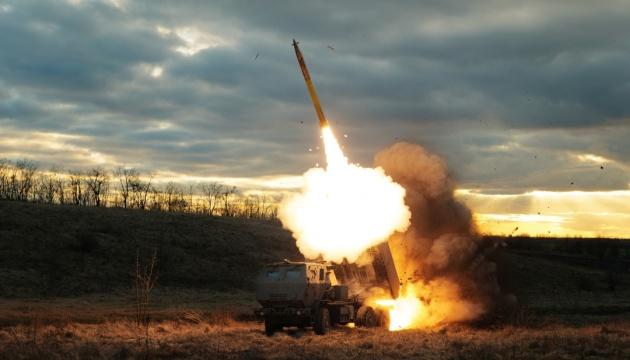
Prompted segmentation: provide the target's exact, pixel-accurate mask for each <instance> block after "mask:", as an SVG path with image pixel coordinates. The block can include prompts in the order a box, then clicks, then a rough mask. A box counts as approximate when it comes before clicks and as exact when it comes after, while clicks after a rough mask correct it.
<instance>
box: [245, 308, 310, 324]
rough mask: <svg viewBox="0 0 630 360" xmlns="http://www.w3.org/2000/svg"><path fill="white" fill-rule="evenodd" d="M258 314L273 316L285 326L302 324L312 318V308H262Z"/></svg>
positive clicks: (258, 310)
mask: <svg viewBox="0 0 630 360" xmlns="http://www.w3.org/2000/svg"><path fill="white" fill-rule="evenodd" d="M254 313H255V314H256V316H260V317H262V318H265V319H267V318H271V319H273V320H274V321H276V322H278V323H280V324H282V325H284V326H292V325H294V326H300V325H304V324H305V323H306V322H309V321H310V319H311V309H307V308H281V309H279V308H262V309H257V310H256V311H255V312H254Z"/></svg>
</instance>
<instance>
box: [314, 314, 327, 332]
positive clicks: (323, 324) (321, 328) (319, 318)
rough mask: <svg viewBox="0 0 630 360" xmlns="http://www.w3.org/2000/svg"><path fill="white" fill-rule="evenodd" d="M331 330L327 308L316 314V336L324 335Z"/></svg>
mask: <svg viewBox="0 0 630 360" xmlns="http://www.w3.org/2000/svg"><path fill="white" fill-rule="evenodd" d="M328 328H330V312H329V311H328V309H326V308H319V309H317V311H316V312H315V327H314V330H315V334H317V335H324V334H326V332H328Z"/></svg>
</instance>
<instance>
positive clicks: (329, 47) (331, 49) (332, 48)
mask: <svg viewBox="0 0 630 360" xmlns="http://www.w3.org/2000/svg"><path fill="white" fill-rule="evenodd" d="M326 47H327V48H328V49H330V51H335V48H334V47H332V46H330V45H328V46H326Z"/></svg>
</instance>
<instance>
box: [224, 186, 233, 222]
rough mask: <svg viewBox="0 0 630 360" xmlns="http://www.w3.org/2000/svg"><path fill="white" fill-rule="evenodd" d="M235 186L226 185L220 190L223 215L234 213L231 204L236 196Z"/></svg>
mask: <svg viewBox="0 0 630 360" xmlns="http://www.w3.org/2000/svg"><path fill="white" fill-rule="evenodd" d="M236 193H237V191H236V186H232V187H229V186H226V187H225V188H224V189H223V191H222V192H221V200H222V202H223V213H222V215H223V216H234V215H235V210H236V209H235V207H234V204H233V201H234V198H235V196H236Z"/></svg>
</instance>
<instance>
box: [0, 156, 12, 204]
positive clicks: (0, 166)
mask: <svg viewBox="0 0 630 360" xmlns="http://www.w3.org/2000/svg"><path fill="white" fill-rule="evenodd" d="M10 167H11V162H10V161H9V160H7V159H0V199H9V189H10V186H9V169H10Z"/></svg>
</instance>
